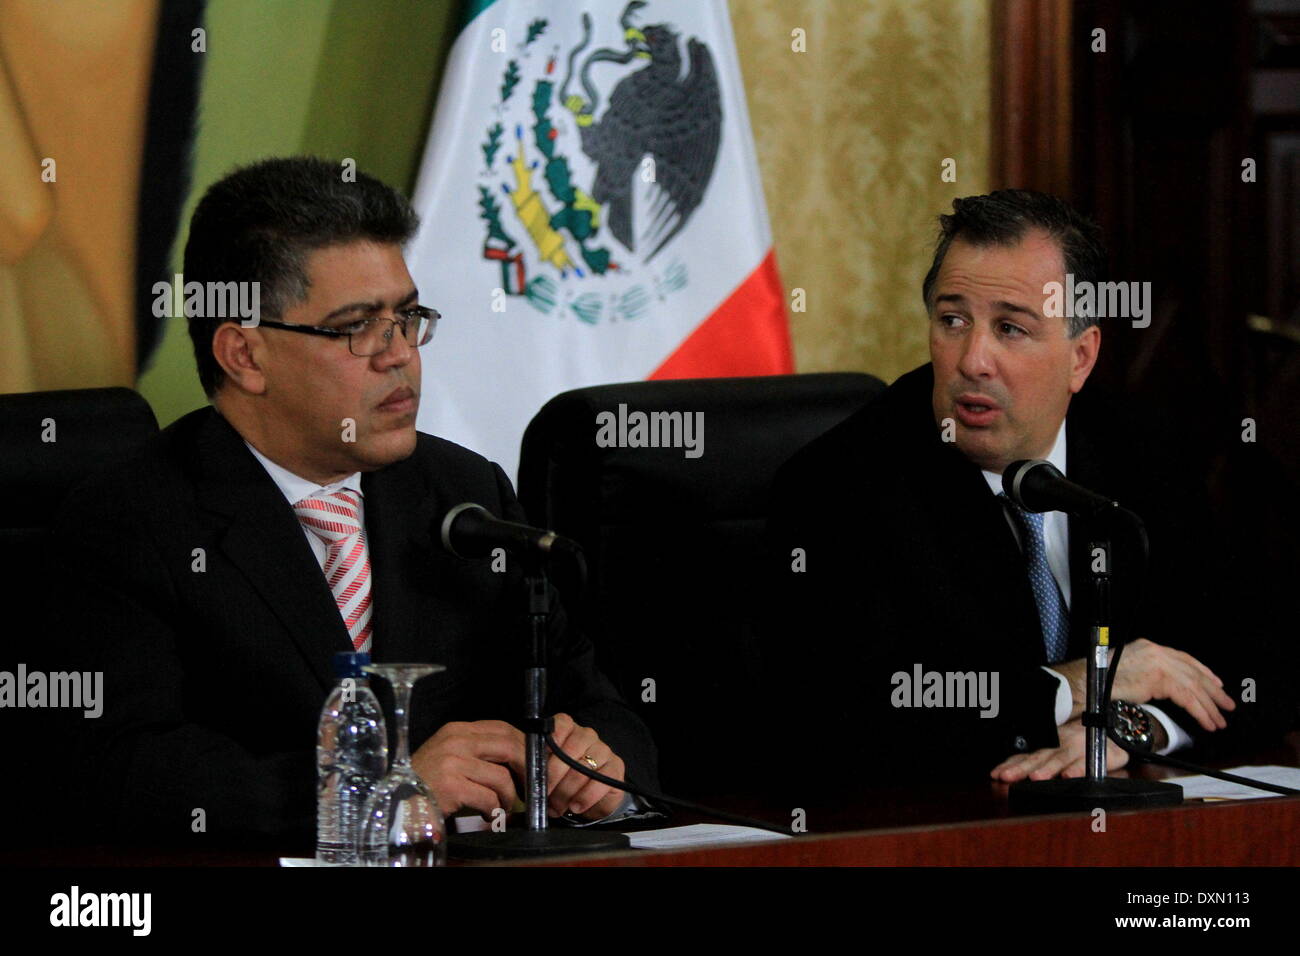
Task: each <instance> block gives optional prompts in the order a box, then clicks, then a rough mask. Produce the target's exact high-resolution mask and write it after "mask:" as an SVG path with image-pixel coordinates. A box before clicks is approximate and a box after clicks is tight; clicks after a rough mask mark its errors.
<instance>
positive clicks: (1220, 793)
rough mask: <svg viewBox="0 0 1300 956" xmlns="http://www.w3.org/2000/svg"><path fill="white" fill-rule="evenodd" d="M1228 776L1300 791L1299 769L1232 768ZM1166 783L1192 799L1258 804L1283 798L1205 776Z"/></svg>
mask: <svg viewBox="0 0 1300 956" xmlns="http://www.w3.org/2000/svg"><path fill="white" fill-rule="evenodd" d="M1226 772H1227V773H1235V774H1237V775H1238V776H1239V777H1250V778H1251V779H1253V780H1262V781H1263V782H1264V783H1272V784H1277V785H1278V786H1280V787H1291V788H1292V789H1293V790H1300V768H1297V767H1278V766H1275V765H1269V766H1263V767H1233V768H1231V769H1230V770H1227V771H1226ZM1166 782H1167V783H1176V784H1178V785H1179V786H1180V787H1182V788H1183V796H1184V797H1187V798H1189V799H1192V798H1202V799H1206V800H1255V799H1258V798H1260V797H1278V796H1281V794H1278V793H1273V792H1272V791H1271V790H1258V789H1256V788H1255V787H1247V786H1243V785H1242V784H1238V783H1229V782H1228V781H1226V780H1218V779H1216V778H1214V777H1207V776H1205V775H1204V774H1196V775H1195V776H1191V777H1169V778H1168V779H1167V781H1166Z"/></svg>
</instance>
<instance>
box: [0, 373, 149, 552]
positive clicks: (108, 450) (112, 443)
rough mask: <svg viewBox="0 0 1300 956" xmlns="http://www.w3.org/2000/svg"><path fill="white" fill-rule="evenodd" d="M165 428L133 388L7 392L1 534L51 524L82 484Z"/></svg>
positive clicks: (1, 399) (0, 406) (0, 402)
mask: <svg viewBox="0 0 1300 956" xmlns="http://www.w3.org/2000/svg"><path fill="white" fill-rule="evenodd" d="M157 432H158V421H157V419H155V418H154V414H153V410H152V409H151V408H150V407H149V403H148V402H146V401H145V400H144V399H143V398H141V397H140V396H139V395H138V394H136V393H135V392H133V391H131V389H129V388H87V389H72V390H68V391H60V392H26V393H22V394H17V395H0V448H3V449H4V453H3V455H0V501H2V502H3V506H0V507H2V508H3V510H2V511H0V534H3V535H5V536H6V537H8V538H10V539H11V540H13V539H22V538H25V537H28V536H30V535H32V534H33V533H35V532H38V531H40V530H41V529H45V528H48V527H49V526H50V524H51V523H52V522H53V519H54V516H55V514H56V513H57V511H58V507H59V504H60V502H62V500H63V496H64V495H66V494H67V493H68V492H69V491H70V490H71V489H72V487H73V486H74V485H76V484H77V483H78V482H80V481H81V480H82V479H83V478H85V477H87V476H88V475H89V474H90V473H91V472H93V471H95V470H97V469H99V468H103V467H105V466H107V465H110V464H112V463H113V462H115V461H120V460H122V459H124V458H126V457H127V456H128V455H130V454H131V453H132V452H133V451H134V450H135V449H136V448H138V447H139V446H140V445H142V444H143V443H144V442H145V441H147V440H148V439H149V438H151V437H152V436H153V435H155V434H157ZM47 437H52V438H53V439H54V440H53V441H47V440H45V438H47Z"/></svg>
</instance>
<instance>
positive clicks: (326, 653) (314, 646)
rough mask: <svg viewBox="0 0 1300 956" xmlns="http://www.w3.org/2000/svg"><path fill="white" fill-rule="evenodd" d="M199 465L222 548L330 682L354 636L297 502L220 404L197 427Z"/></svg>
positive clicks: (202, 499) (201, 495) (200, 487)
mask: <svg viewBox="0 0 1300 956" xmlns="http://www.w3.org/2000/svg"><path fill="white" fill-rule="evenodd" d="M194 464H195V467H196V472H195V473H196V475H197V480H196V496H197V499H198V503H199V505H200V506H201V507H203V508H204V509H205V510H206V511H208V512H209V513H211V514H212V515H213V516H214V520H215V521H216V522H217V523H218V524H220V525H224V534H221V535H220V537H219V540H220V544H221V550H222V553H223V554H225V556H226V557H227V558H228V559H229V560H230V562H231V563H232V564H234V565H235V567H236V568H238V569H239V571H240V572H241V573H242V574H243V575H244V577H245V578H246V579H247V581H248V583H249V584H250V585H251V586H252V588H253V589H254V590H255V591H256V592H257V594H258V595H259V596H260V597H261V598H262V600H263V601H265V602H266V604H267V606H268V607H269V608H270V609H271V611H272V612H273V613H274V614H275V616H276V617H277V618H278V619H279V621H280V623H281V624H282V625H283V626H284V629H285V630H286V631H287V632H288V633H289V635H290V637H291V638H292V639H293V641H294V643H295V644H296V645H297V647H298V649H299V651H300V652H301V653H302V655H303V657H304V658H306V661H307V663H308V665H309V666H310V668H311V670H312V672H313V673H314V674H315V675H316V677H317V679H318V680H319V681H320V682H321V684H322V686H324V687H329V686H330V685H331V684H332V683H333V674H332V667H331V662H332V658H333V655H334V654H336V653H338V652H340V651H349V650H351V649H352V643H351V641H350V640H349V639H348V633H347V629H346V628H345V627H344V625H343V619H342V618H341V617H340V616H339V611H338V606H337V605H336V604H335V602H334V596H333V594H331V593H330V590H329V586H328V585H327V584H326V582H325V577H324V575H323V574H322V573H321V569H320V565H319V564H317V563H316V559H315V556H314V555H313V554H312V552H311V548H310V546H309V545H308V544H307V541H306V538H304V536H303V531H302V525H301V524H300V523H299V522H298V519H297V517H295V515H294V513H293V509H292V508H291V507H289V504H288V502H286V501H285V499H284V495H283V494H282V493H281V492H280V489H279V488H278V487H277V486H276V484H275V482H274V481H272V480H271V476H270V475H268V474H267V473H266V469H264V468H263V467H262V466H261V465H260V464H259V463H258V461H257V459H256V458H254V457H253V455H252V453H251V452H249V450H248V448H247V447H246V446H245V445H244V442H243V439H242V438H240V436H239V433H238V432H236V431H235V430H234V428H233V427H231V425H230V424H229V423H228V422H227V421H226V420H225V419H224V418H223V417H222V416H221V415H220V413H218V412H217V411H216V410H215V409H213V410H211V414H210V417H209V418H208V420H207V421H205V422H204V423H203V425H202V427H201V428H200V430H199V434H198V441H197V444H196V447H195V463H194Z"/></svg>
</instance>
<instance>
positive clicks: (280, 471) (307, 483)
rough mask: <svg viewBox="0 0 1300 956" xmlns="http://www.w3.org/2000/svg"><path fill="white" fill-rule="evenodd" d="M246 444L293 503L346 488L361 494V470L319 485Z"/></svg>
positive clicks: (290, 502) (287, 498) (282, 492)
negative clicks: (330, 482)
mask: <svg viewBox="0 0 1300 956" xmlns="http://www.w3.org/2000/svg"><path fill="white" fill-rule="evenodd" d="M244 444H245V445H248V450H249V451H251V452H252V453H253V457H254V458H256V459H257V460H258V461H260V462H261V463H262V467H263V468H265V469H266V473H267V474H268V475H270V476H271V480H272V481H274V482H275V485H276V487H277V488H279V489H280V493H281V494H283V495H284V497H285V499H286V500H288V502H289V504H291V505H295V504H297V503H298V502H300V501H302V500H303V499H304V498H312V497H318V496H320V495H329V494H333V493H334V492H336V491H341V490H343V489H345V488H346V489H347V490H349V491H355V492H356V493H357V494H358V495H360V494H361V472H359V471H354V472H353V473H352V474H350V475H348V476H347V477H346V478H343V479H340V480H339V481H336V482H334V483H333V484H329V485H318V484H316V482H314V481H312V480H310V479H308V478H303V477H300V476H299V475H295V474H294V473H293V472H291V471H290V470H289V469H287V468H283V467H281V466H280V465H277V464H276V463H275V462H273V461H271V459H269V458H267V457H266V456H265V455H263V454H262V453H261V452H260V451H258V450H257V449H256V448H254V447H253V446H252V445H249V444H248V442H247V441H245V442H244Z"/></svg>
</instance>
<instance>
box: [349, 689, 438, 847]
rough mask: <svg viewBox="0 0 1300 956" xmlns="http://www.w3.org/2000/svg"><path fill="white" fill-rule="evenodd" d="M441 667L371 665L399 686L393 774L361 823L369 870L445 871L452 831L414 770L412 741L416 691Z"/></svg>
mask: <svg viewBox="0 0 1300 956" xmlns="http://www.w3.org/2000/svg"><path fill="white" fill-rule="evenodd" d="M446 669H447V668H445V667H443V666H442V665H441V664H370V665H368V666H367V667H366V668H365V670H366V672H367V673H370V674H375V675H378V676H379V677H382V678H384V680H386V681H388V682H389V683H390V684H391V685H392V686H393V716H394V718H395V720H396V724H397V752H396V753H395V754H394V756H393V765H392V767H391V769H389V771H388V775H387V776H385V777H384V779H383V780H381V781H379V783H378V784H376V785H375V789H374V790H373V791H372V792H371V794H370V799H369V800H367V801H366V809H365V813H364V814H363V815H362V820H361V839H360V841H359V842H360V844H361V847H360V849H361V862H362V863H363V864H364V865H365V866H445V865H446V863H447V826H446V823H445V822H444V821H443V818H442V812H441V811H440V810H439V809H438V804H437V802H436V801H435V800H434V799H433V794H432V793H430V792H429V788H428V787H426V786H425V785H424V781H422V780H421V779H420V777H419V774H417V773H416V772H415V770H413V769H412V767H411V751H410V745H409V743H408V741H407V727H408V716H407V711H408V710H409V709H410V705H411V688H412V687H414V686H415V682H416V681H418V680H420V679H421V678H422V677H428V676H429V675H430V674H436V673H438V672H439V671H444V670H446Z"/></svg>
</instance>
